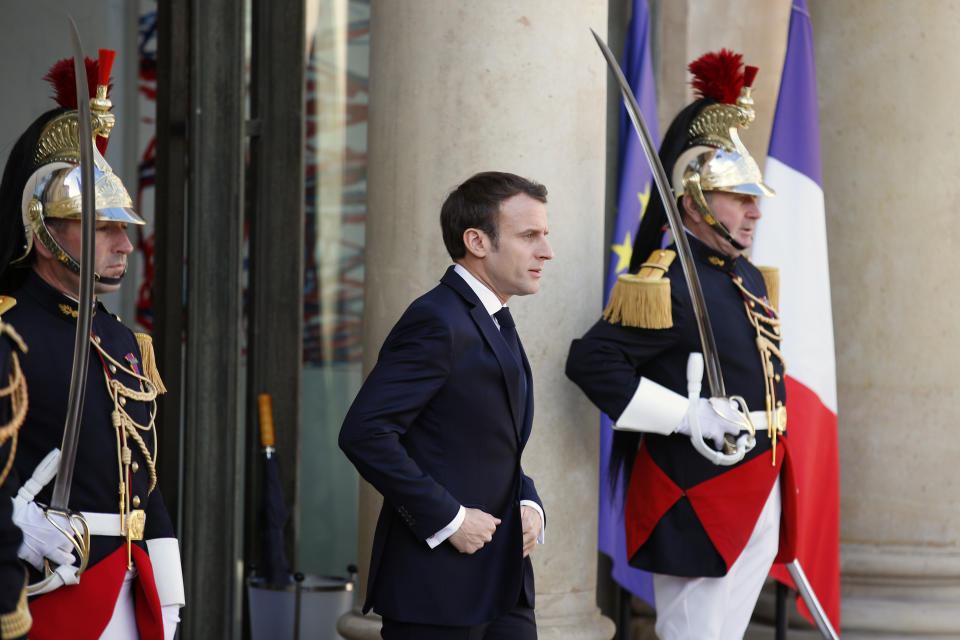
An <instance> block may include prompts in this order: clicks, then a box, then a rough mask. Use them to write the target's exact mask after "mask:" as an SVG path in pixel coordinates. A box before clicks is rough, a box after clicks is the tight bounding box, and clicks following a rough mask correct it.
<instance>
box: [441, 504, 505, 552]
mask: <svg viewBox="0 0 960 640" xmlns="http://www.w3.org/2000/svg"><path fill="white" fill-rule="evenodd" d="M466 512H467V515H466V516H465V517H464V518H463V524H461V525H460V528H459V529H457V531H456V533H454V534H453V535H452V536H450V537H449V538H448V540H450V544H452V545H453V546H454V547H456V549H457V551H459V552H460V553H475V552H476V551H479V550H480V549H481V548H482V547H483V545H485V544H487V543H488V542H490V541H491V540H493V532H494V531H496V530H497V525H499V524H500V518H495V517H493V516H492V515H490V514H489V513H487V512H486V511H481V510H480V509H471V508H469V507H467V509H466Z"/></svg>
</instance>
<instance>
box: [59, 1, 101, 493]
mask: <svg viewBox="0 0 960 640" xmlns="http://www.w3.org/2000/svg"><path fill="white" fill-rule="evenodd" d="M67 19H68V20H69V21H70V35H71V38H72V40H73V70H74V73H75V75H76V79H77V121H78V124H79V133H78V137H79V140H78V142H79V144H80V180H81V181H80V185H81V189H82V195H81V205H82V206H81V214H80V228H81V233H80V246H81V252H82V255H81V256H80V295H79V298H80V306H79V310H78V317H77V333H76V338H75V341H74V344H73V369H72V371H71V373H70V393H69V395H68V396H67V415H66V420H65V421H64V426H63V443H62V444H61V446H60V451H61V454H60V466H59V467H58V469H57V478H56V480H55V481H54V485H53V495H52V497H51V499H50V507H51V508H52V509H55V510H58V511H64V512H66V511H68V506H67V505H68V503H69V501H70V485H71V483H72V482H73V468H74V465H75V464H76V461H77V441H78V440H79V437H80V415H81V414H82V413H83V398H84V390H85V389H86V385H87V365H88V363H89V360H90V326H91V324H92V320H93V277H94V276H93V254H94V249H95V247H94V233H93V232H94V218H95V216H96V211H95V205H96V200H95V197H94V183H93V133H92V130H91V126H90V92H89V89H88V87H87V69H86V64H85V63H84V56H83V47H82V46H81V44H80V33H79V31H78V30H77V25H76V23H75V22H74V21H73V18H70V17H69V16H68V18H67Z"/></svg>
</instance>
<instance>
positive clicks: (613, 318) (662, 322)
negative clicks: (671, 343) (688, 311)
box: [603, 249, 677, 329]
mask: <svg viewBox="0 0 960 640" xmlns="http://www.w3.org/2000/svg"><path fill="white" fill-rule="evenodd" d="M676 255H677V254H676V253H674V252H673V251H670V250H669V249H658V250H656V251H654V252H653V253H651V254H650V257H649V258H647V261H646V262H644V263H643V265H641V268H640V271H638V272H637V273H636V274H630V273H625V274H623V275H621V276H620V277H619V278H617V282H616V284H614V286H613V291H612V292H611V293H610V301H609V302H608V303H607V308H606V309H604V311H603V319H604V320H606V321H607V322H610V323H612V324H616V323H620V324H622V325H623V326H625V327H640V328H642V329H669V328H670V327H672V326H673V308H672V305H671V303H670V280H669V279H668V278H664V277H663V275H664V274H665V273H666V272H667V268H669V266H670V263H671V262H673V259H674V258H675V257H676Z"/></svg>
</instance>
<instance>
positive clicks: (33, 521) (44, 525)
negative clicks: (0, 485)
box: [13, 496, 73, 571]
mask: <svg viewBox="0 0 960 640" xmlns="http://www.w3.org/2000/svg"><path fill="white" fill-rule="evenodd" d="M55 518H56V519H57V524H58V525H60V526H61V527H62V528H63V529H65V530H66V531H70V524H69V523H68V522H66V521H65V520H64V519H63V518H61V517H59V516H55ZM13 523H14V524H16V525H17V526H18V527H20V529H21V531H23V542H22V543H20V549H19V550H18V551H17V555H18V556H20V558H21V559H23V560H26V561H27V562H29V563H30V564H32V565H33V566H34V567H36V568H37V570H38V571H43V560H44V558H49V559H50V560H53V561H54V562H55V563H56V564H58V565H62V564H66V565H69V564H73V554H72V553H71V551H73V544H72V543H71V542H70V539H69V538H68V537H67V536H66V535H64V534H63V532H61V531H59V530H57V528H56V527H55V526H54V525H53V524H52V523H51V522H50V521H49V520H47V516H46V515H45V514H44V513H43V509H41V508H40V507H39V506H37V503H36V502H34V501H32V500H31V501H30V502H26V501H24V499H23V498H21V497H19V496H17V497H15V498H13Z"/></svg>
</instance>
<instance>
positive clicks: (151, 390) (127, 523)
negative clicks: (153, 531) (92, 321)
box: [90, 339, 157, 564]
mask: <svg viewBox="0 0 960 640" xmlns="http://www.w3.org/2000/svg"><path fill="white" fill-rule="evenodd" d="M90 344H91V345H93V347H94V348H95V349H96V350H97V351H98V352H99V354H100V357H101V359H102V361H103V364H104V376H103V380H104V382H105V383H106V386H107V394H108V395H109V396H110V399H111V400H112V401H113V411H112V413H111V415H110V418H111V420H112V422H113V427H114V429H115V430H116V436H117V467H118V470H119V473H120V485H119V492H120V519H121V522H123V523H124V534H125V535H126V538H127V561H128V564H129V563H130V561H131V558H130V553H131V549H130V546H131V544H132V541H133V540H142V539H143V536H144V528H145V526H146V513H145V512H144V511H143V510H142V509H138V508H137V507H139V506H140V501H139V498H135V501H134V502H133V504H132V505H131V501H130V500H131V499H130V493H131V491H130V490H131V489H132V487H130V488H128V487H127V478H129V477H130V471H131V467H132V468H133V471H137V466H136V464H137V463H135V462H133V452H132V451H131V449H130V446H129V445H128V443H127V440H128V439H130V440H133V441H134V442H135V443H136V444H137V447H138V448H139V449H140V453H142V454H143V458H144V460H145V461H146V463H147V471H148V473H149V474H150V488H149V489H147V494H148V495H149V494H150V493H151V492H152V491H153V489H154V487H155V486H156V485H157V458H156V453H154V454H153V455H151V454H150V449H149V448H148V447H147V443H146V442H144V440H143V437H142V436H141V435H140V433H141V432H145V433H146V432H149V433H150V435H151V436H152V438H153V451H154V452H156V451H157V429H156V424H155V418H156V416H157V387H156V385H155V384H154V383H153V382H152V381H151V380H150V379H149V378H148V377H146V376H143V375H141V374H139V373H137V372H136V371H134V370H133V369H131V368H130V367H127V366H124V365H123V364H121V363H120V362H119V361H117V360H116V359H115V358H114V357H113V356H111V355H110V354H109V353H107V352H106V351H104V349H103V347H101V346H100V344H99V343H98V342H97V340H96V339H91V340H90ZM117 371H123V372H124V373H126V374H127V375H129V376H131V377H133V378H135V379H136V380H137V382H138V383H139V385H138V386H139V388H138V389H133V388H130V387H128V386H126V385H125V384H123V383H122V382H120V381H119V380H117V379H116V378H115V377H114V375H112V374H115V373H116V372H117ZM128 400H133V401H137V402H148V403H150V404H151V406H150V419H149V422H148V423H147V424H145V425H143V424H140V423H138V422H137V421H135V420H134V419H133V418H132V417H131V416H130V414H129V413H127V410H126V408H125V407H126V404H127V401H128Z"/></svg>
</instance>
